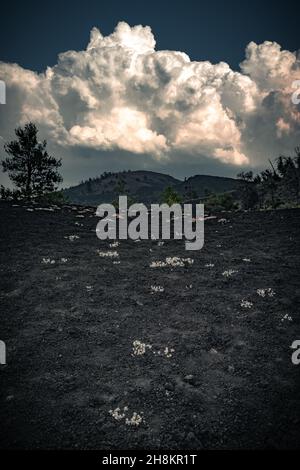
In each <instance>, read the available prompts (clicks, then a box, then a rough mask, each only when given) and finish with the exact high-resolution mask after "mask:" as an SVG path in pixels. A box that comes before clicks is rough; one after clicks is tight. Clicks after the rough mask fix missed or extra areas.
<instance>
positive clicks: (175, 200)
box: [162, 186, 182, 206]
mask: <svg viewBox="0 0 300 470" xmlns="http://www.w3.org/2000/svg"><path fill="white" fill-rule="evenodd" d="M162 202H163V203H165V204H168V206H172V204H180V203H181V202H182V197H181V196H180V194H178V193H177V192H176V191H175V189H174V188H172V186H168V187H167V188H165V190H164V192H163V193H162Z"/></svg>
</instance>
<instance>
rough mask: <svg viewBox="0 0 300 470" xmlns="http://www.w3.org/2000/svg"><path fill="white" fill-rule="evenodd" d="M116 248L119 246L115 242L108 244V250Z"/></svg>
mask: <svg viewBox="0 0 300 470" xmlns="http://www.w3.org/2000/svg"><path fill="white" fill-rule="evenodd" d="M118 246H119V242H118V241H117V240H116V241H115V242H113V243H110V244H109V248H117V247H118Z"/></svg>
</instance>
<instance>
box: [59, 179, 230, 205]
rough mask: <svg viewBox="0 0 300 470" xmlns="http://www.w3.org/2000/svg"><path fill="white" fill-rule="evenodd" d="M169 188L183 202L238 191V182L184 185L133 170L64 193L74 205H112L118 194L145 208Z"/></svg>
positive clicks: (204, 181) (189, 181) (188, 182)
mask: <svg viewBox="0 0 300 470" xmlns="http://www.w3.org/2000/svg"><path fill="white" fill-rule="evenodd" d="M168 186H172V187H174V189H175V190H176V191H177V192H178V193H179V194H181V195H182V197H183V199H184V200H188V199H193V198H203V197H205V196H206V195H207V194H209V193H216V194H218V193H223V192H228V191H234V190H236V189H237V186H238V180H236V179H234V178H227V177H223V176H210V175H195V176H191V177H189V178H187V179H185V181H181V180H179V179H177V178H174V177H173V176H170V175H166V174H163V173H157V172H154V171H146V170H136V171H122V172H118V173H111V172H107V173H103V174H102V175H101V176H99V177H96V178H90V179H88V180H86V181H83V182H81V183H80V184H78V185H77V186H72V187H70V188H67V189H64V190H63V192H64V194H65V195H66V196H67V197H68V199H69V201H70V202H71V203H73V204H86V205H92V206H93V205H94V206H96V205H98V204H100V203H103V202H112V201H113V200H115V199H116V198H117V197H118V195H119V194H120V193H123V194H127V195H128V196H130V197H131V198H132V199H133V200H135V201H136V202H143V203H145V204H151V203H159V202H161V194H162V192H163V191H164V189H165V188H166V187H168Z"/></svg>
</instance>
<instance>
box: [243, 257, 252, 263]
mask: <svg viewBox="0 0 300 470" xmlns="http://www.w3.org/2000/svg"><path fill="white" fill-rule="evenodd" d="M243 261H244V262H245V263H251V259H250V258H243Z"/></svg>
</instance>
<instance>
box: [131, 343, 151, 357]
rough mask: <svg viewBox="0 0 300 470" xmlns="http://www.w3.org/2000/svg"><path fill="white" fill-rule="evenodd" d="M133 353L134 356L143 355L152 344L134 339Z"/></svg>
mask: <svg viewBox="0 0 300 470" xmlns="http://www.w3.org/2000/svg"><path fill="white" fill-rule="evenodd" d="M132 344H133V348H132V355H133V356H143V355H144V354H145V352H146V349H147V348H148V349H152V346H151V344H146V343H142V342H141V341H139V340H138V339H136V340H134V341H133V343H132Z"/></svg>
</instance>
